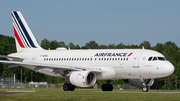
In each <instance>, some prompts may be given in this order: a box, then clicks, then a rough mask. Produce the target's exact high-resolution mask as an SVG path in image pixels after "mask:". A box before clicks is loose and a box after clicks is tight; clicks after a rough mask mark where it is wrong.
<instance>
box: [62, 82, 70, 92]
mask: <svg viewBox="0 0 180 101" xmlns="http://www.w3.org/2000/svg"><path fill="white" fill-rule="evenodd" d="M69 89H70V85H69V84H68V83H65V84H64V85H63V90H64V91H69Z"/></svg>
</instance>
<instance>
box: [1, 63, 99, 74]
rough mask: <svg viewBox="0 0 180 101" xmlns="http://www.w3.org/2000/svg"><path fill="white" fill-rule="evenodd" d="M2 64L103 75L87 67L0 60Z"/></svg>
mask: <svg viewBox="0 0 180 101" xmlns="http://www.w3.org/2000/svg"><path fill="white" fill-rule="evenodd" d="M0 63H4V64H9V65H10V67H9V68H12V67H15V66H18V65H20V66H24V67H26V66H34V67H35V68H34V70H35V71H36V70H39V69H42V68H49V69H60V70H71V71H93V72H97V73H101V72H102V71H101V69H100V68H87V67H73V66H64V65H54V64H42V63H32V62H31V63H30V62H19V61H6V60H0Z"/></svg>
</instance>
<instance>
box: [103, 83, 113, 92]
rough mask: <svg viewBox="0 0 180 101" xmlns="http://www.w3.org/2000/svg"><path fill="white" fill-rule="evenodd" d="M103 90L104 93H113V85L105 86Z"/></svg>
mask: <svg viewBox="0 0 180 101" xmlns="http://www.w3.org/2000/svg"><path fill="white" fill-rule="evenodd" d="M101 89H102V91H112V90H113V86H112V85H111V84H103V85H102V88H101Z"/></svg>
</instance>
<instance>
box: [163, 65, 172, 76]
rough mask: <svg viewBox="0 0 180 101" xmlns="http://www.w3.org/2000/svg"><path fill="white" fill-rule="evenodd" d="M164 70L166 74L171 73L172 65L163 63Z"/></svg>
mask: <svg viewBox="0 0 180 101" xmlns="http://www.w3.org/2000/svg"><path fill="white" fill-rule="evenodd" d="M164 72H165V74H166V75H167V76H169V75H171V74H172V73H173V72H174V66H173V64H172V63H170V62H168V63H165V68H164Z"/></svg>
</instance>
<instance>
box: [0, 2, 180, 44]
mask: <svg viewBox="0 0 180 101" xmlns="http://www.w3.org/2000/svg"><path fill="white" fill-rule="evenodd" d="M179 4H180V0H77V1H76V0H28V1H26V0H0V34H4V35H8V36H13V37H14V32H13V27H12V20H11V14H10V13H11V11H15V10H18V11H21V13H22V14H23V16H24V18H25V20H26V21H27V23H28V25H29V27H30V28H31V31H32V32H33V34H34V36H35V37H36V39H37V41H38V42H41V40H42V39H44V38H47V39H49V40H57V41H64V42H65V44H68V43H70V42H72V43H74V44H78V45H80V46H83V45H85V44H86V43H88V42H89V41H92V40H93V41H96V42H97V43H98V44H99V45H100V44H103V45H108V44H115V45H117V44H119V43H123V44H125V45H131V44H134V45H136V44H137V45H139V44H140V43H141V42H142V41H149V42H150V43H151V46H155V45H156V44H157V43H165V42H167V41H172V42H175V43H176V45H177V46H179V47H180V40H179V38H180V28H179V27H180V6H179Z"/></svg>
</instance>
